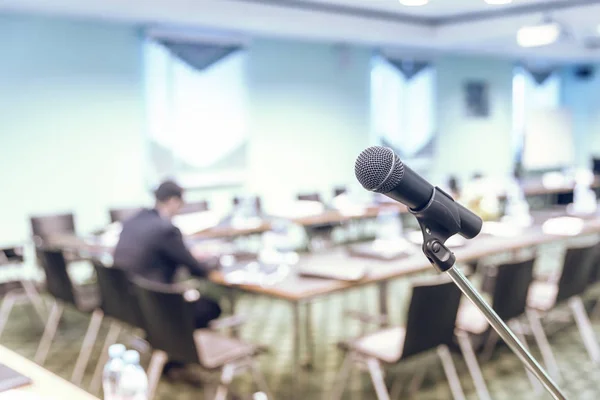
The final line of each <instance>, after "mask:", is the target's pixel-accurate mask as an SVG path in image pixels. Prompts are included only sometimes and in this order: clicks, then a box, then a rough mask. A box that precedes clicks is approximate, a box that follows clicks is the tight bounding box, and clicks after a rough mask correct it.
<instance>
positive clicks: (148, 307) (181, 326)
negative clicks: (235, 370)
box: [133, 276, 199, 363]
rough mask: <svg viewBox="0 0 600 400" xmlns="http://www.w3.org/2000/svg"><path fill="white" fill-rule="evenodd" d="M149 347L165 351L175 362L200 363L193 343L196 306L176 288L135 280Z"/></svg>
mask: <svg viewBox="0 0 600 400" xmlns="http://www.w3.org/2000/svg"><path fill="white" fill-rule="evenodd" d="M133 286H134V290H135V293H136V296H137V299H138V304H139V306H140V309H141V311H142V318H143V319H144V327H145V330H146V334H147V339H148V342H149V343H150V345H151V346H152V347H153V348H154V349H157V350H163V351H165V352H166V353H167V354H168V355H169V359H170V360H172V361H178V362H182V363H199V357H198V351H197V349H196V344H195V342H194V328H195V321H194V308H193V307H194V305H193V304H191V303H189V302H187V301H186V300H185V299H184V297H183V291H182V290H180V289H177V288H175V286H173V285H165V284H159V283H155V282H150V281H148V280H145V279H143V278H140V277H137V276H136V277H134V278H133Z"/></svg>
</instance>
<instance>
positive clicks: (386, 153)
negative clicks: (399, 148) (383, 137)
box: [354, 146, 483, 239]
mask: <svg viewBox="0 0 600 400" xmlns="http://www.w3.org/2000/svg"><path fill="white" fill-rule="evenodd" d="M354 173H355V175H356V178H357V179H358V181H359V182H360V184H361V185H362V186H363V187H364V188H365V189H367V190H369V191H372V192H375V193H382V194H384V195H385V196H387V197H389V198H391V199H394V200H396V201H398V202H400V203H403V204H405V205H407V206H408V208H409V211H410V212H411V213H412V214H414V215H415V216H416V217H417V218H420V219H425V220H427V221H428V222H430V225H432V226H435V228H437V229H438V230H441V231H442V232H440V233H443V234H444V236H446V237H447V238H448V237H450V236H452V235H454V234H456V233H458V234H460V235H461V236H463V237H465V238H467V239H472V238H474V237H475V236H477V235H478V234H479V232H481V227H482V224H483V221H482V220H481V218H479V217H478V216H477V215H476V214H475V213H473V212H472V211H470V210H468V209H467V208H465V207H463V206H462V205H460V204H458V203H457V202H455V201H454V199H453V198H452V197H451V196H450V195H449V194H447V193H445V192H444V191H443V190H442V189H440V188H438V187H434V186H433V185H432V184H431V183H429V182H427V181H426V180H425V179H424V178H423V177H421V176H420V175H419V174H417V173H416V172H414V171H413V170H412V169H410V168H409V167H408V166H406V165H404V163H402V161H400V158H399V157H398V156H397V155H396V153H394V151H393V150H392V149H390V148H388V147H382V146H373V147H369V148H368V149H365V150H364V151H363V152H362V153H360V155H359V156H358V158H357V159H356V164H355V165H354Z"/></svg>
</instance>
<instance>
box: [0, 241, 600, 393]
mask: <svg viewBox="0 0 600 400" xmlns="http://www.w3.org/2000/svg"><path fill="white" fill-rule="evenodd" d="M563 249H564V245H562V244H561V245H559V244H554V245H550V246H545V247H544V248H543V251H542V252H541V254H542V256H541V257H540V258H539V260H538V265H537V269H538V271H539V270H544V271H548V270H552V269H556V268H558V267H559V264H560V260H561V257H560V255H561V254H562V251H563ZM409 285H410V282H409V281H408V280H402V281H396V282H394V283H393V284H392V285H391V288H390V296H391V298H390V301H389V303H390V316H391V319H392V323H393V324H400V323H402V319H403V315H404V308H405V306H406V304H407V295H408V290H407V288H408V287H409ZM376 304H377V292H376V290H375V288H373V287H368V288H365V289H361V290H354V291H349V292H345V293H341V294H336V295H332V296H329V297H327V298H324V299H322V300H320V301H318V302H316V303H315V304H314V306H313V318H314V320H313V321H314V322H313V325H314V337H315V342H316V343H315V352H314V354H315V360H314V369H313V370H311V371H306V372H305V373H304V374H303V375H302V376H300V377H298V376H294V377H292V376H291V374H290V362H291V354H292V352H291V344H292V340H291V331H290V326H291V313H290V309H289V307H288V306H287V305H286V304H285V303H282V302H278V301H275V300H272V299H268V298H260V297H250V296H242V297H241V299H240V301H239V303H238V312H239V313H240V314H244V315H246V316H249V317H250V321H249V322H248V323H247V324H246V325H245V326H244V328H243V329H242V332H241V335H242V337H243V338H244V339H247V340H249V341H253V342H256V343H260V344H265V345H268V346H269V347H270V352H269V353H268V354H265V355H264V356H263V357H262V358H261V366H262V369H263V371H264V372H265V374H266V376H267V380H268V383H269V385H270V387H271V389H272V391H273V392H274V393H275V395H276V397H277V398H278V399H287V398H289V394H290V390H291V384H290V383H291V380H292V379H302V388H303V392H302V395H300V396H298V397H299V398H300V399H328V393H329V391H330V389H331V387H332V384H333V381H334V378H335V375H336V373H337V371H338V369H339V366H340V363H341V360H342V357H343V354H342V353H341V352H340V351H339V350H338V348H337V346H336V343H337V342H339V341H340V340H341V339H344V338H348V337H352V336H356V335H359V334H360V332H361V328H362V327H361V326H360V324H358V323H357V322H354V321H351V320H348V319H345V318H343V316H342V310H344V309H358V310H363V311H371V312H372V311H373V310H376ZM88 322H89V316H86V315H82V314H80V313H78V312H76V311H68V312H67V313H66V315H65V318H64V320H63V323H62V324H61V326H60V328H59V334H58V337H57V339H56V340H55V342H54V344H53V346H52V348H51V351H50V354H49V355H48V360H47V362H46V365H45V366H46V367H47V368H48V369H50V370H51V371H53V372H55V373H57V374H58V375H60V376H63V377H65V378H67V379H68V378H69V377H70V374H71V372H72V368H73V365H74V362H75V358H76V356H77V353H78V351H79V347H80V343H81V340H82V337H83V335H84V333H85V329H86V328H87V324H88ZM594 327H595V329H596V332H598V334H600V321H594ZM106 330H107V327H106V326H105V327H104V328H103V330H102V331H101V336H100V338H101V339H103V338H104V335H105V334H106ZM41 332H42V326H41V323H40V322H39V319H37V317H36V316H35V314H34V313H33V312H32V311H31V310H30V307H29V306H28V305H21V306H18V307H16V308H15V310H14V311H13V314H12V315H11V318H10V321H9V324H8V326H7V328H6V330H5V332H4V333H3V335H2V337H1V338H0V343H1V344H2V345H4V346H6V347H8V348H10V349H13V350H15V351H17V352H18V353H20V354H22V355H24V356H26V357H28V358H32V357H33V354H34V353H35V349H36V346H37V344H38V341H39V339H40V336H41ZM121 341H122V342H124V343H125V344H128V343H129V339H128V337H127V335H124V336H123V337H122V338H121ZM550 342H551V345H552V347H553V349H554V351H555V354H556V357H557V359H558V362H559V364H560V366H561V370H562V373H563V377H564V381H563V382H562V387H564V389H565V391H566V393H567V395H568V397H569V399H574V400H588V399H589V400H597V399H600V385H599V384H598V383H599V382H600V368H599V367H598V366H597V365H594V364H593V363H592V362H591V361H590V358H589V356H588V354H587V353H586V351H585V348H584V346H583V343H582V341H581V339H580V336H579V333H578V331H577V328H576V327H575V326H574V324H569V325H567V327H566V328H564V329H562V330H560V331H558V332H557V333H556V334H554V335H552V336H551V337H550ZM532 343H533V342H532ZM101 345H102V342H101V340H99V341H98V343H97V345H96V348H95V351H94V353H93V356H92V363H90V367H89V368H88V371H87V372H86V378H85V380H84V386H86V385H87V384H88V382H89V379H90V377H91V373H92V370H93V365H95V362H96V360H97V359H98V357H99V352H100V347H101ZM534 354H536V356H539V354H538V353H537V350H536V349H534ZM454 359H455V361H456V365H457V368H458V373H459V376H460V378H461V381H462V383H463V389H464V390H465V393H466V395H467V397H468V399H476V398H477V396H476V394H475V391H474V388H473V385H472V383H471V380H470V377H469V375H468V373H467V370H466V367H465V365H464V363H463V362H462V359H461V357H460V355H459V354H458V353H455V354H454ZM144 362H145V363H147V362H148V357H147V356H146V357H145V359H144ZM416 363H417V364H419V365H422V366H426V367H427V371H428V378H427V379H426V382H425V385H424V387H423V388H422V390H421V391H420V392H419V393H418V394H417V395H416V397H415V398H416V399H419V400H434V399H435V400H440V399H450V398H451V394H450V392H449V389H448V385H447V383H446V381H445V379H444V375H443V372H442V368H441V366H440V364H439V363H438V362H437V361H436V358H435V357H425V358H423V359H421V360H417V361H416ZM414 370H415V365H412V363H411V365H407V366H404V367H401V368H398V369H397V371H390V373H389V374H388V378H389V380H390V384H391V382H392V381H393V379H394V378H395V377H396V376H399V377H400V379H403V380H406V381H409V380H410V378H411V376H412V375H411V374H412V372H413V371H414ZM483 373H484V376H485V378H486V381H487V383H488V385H489V388H490V391H491V392H492V397H493V398H494V399H498V400H516V399H549V398H550V397H549V396H548V395H546V394H541V395H539V396H536V395H535V394H534V393H533V392H532V390H531V385H530V383H529V381H528V379H527V377H526V374H525V373H524V370H523V368H522V366H521V364H520V362H519V361H518V360H517V358H516V357H515V356H514V355H512V353H511V352H510V351H509V350H508V349H506V348H504V347H501V348H499V349H498V350H497V351H496V353H495V355H494V357H493V359H492V360H491V362H489V363H487V364H485V365H484V366H483ZM234 391H235V392H236V393H243V394H245V395H246V394H250V393H252V392H254V391H255V388H253V387H252V386H251V383H250V381H249V379H247V378H246V377H240V378H239V379H237V380H236V381H235V384H234ZM95 394H96V395H97V396H99V397H100V396H101V394H100V393H95ZM402 398H406V396H402ZM157 399H159V400H169V399H181V400H187V399H190V400H191V399H194V400H200V399H203V390H202V389H201V388H198V387H194V386H192V385H189V384H184V383H171V382H169V381H166V380H163V381H162V382H161V384H160V385H159V389H158V396H157ZM344 399H346V400H358V399H375V394H374V391H373V388H372V386H371V384H370V381H369V378H368V375H366V374H364V373H358V372H356V373H355V374H354V375H353V377H352V379H351V380H350V383H349V385H348V387H347V390H346V393H345V397H344Z"/></svg>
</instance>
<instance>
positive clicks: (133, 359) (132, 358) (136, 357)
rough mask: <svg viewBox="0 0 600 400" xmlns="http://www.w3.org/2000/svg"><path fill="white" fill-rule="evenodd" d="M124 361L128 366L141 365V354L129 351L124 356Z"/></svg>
mask: <svg viewBox="0 0 600 400" xmlns="http://www.w3.org/2000/svg"><path fill="white" fill-rule="evenodd" d="M123 361H125V362H126V363H127V364H139V363H140V353H138V352H137V351H135V350H127V351H126V352H125V354H123Z"/></svg>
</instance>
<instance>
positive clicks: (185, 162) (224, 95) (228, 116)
mask: <svg viewBox="0 0 600 400" xmlns="http://www.w3.org/2000/svg"><path fill="white" fill-rule="evenodd" d="M196 45H198V46H202V44H201V43H198V44H196ZM186 46H188V47H189V46H192V49H193V46H194V44H186ZM144 55H145V67H146V71H145V77H146V82H145V83H146V116H147V117H146V120H147V132H148V139H149V146H150V154H149V173H150V180H151V182H152V184H155V183H156V182H157V181H159V180H161V179H164V178H165V177H172V178H175V179H177V180H178V181H179V182H180V183H181V184H182V185H184V186H188V187H189V186H213V185H219V184H235V183H240V182H241V181H242V180H243V175H242V171H243V169H244V166H245V163H246V147H247V115H246V112H247V107H246V99H247V94H246V83H245V66H246V52H245V51H243V50H238V51H234V52H232V53H231V54H228V55H225V56H224V57H223V58H220V59H218V60H217V61H215V62H212V63H209V65H207V66H204V67H203V68H196V67H194V66H192V65H190V63H189V62H186V60H185V59H182V58H181V57H180V56H179V55H176V52H173V51H171V50H170V49H169V48H168V46H166V45H164V44H162V43H159V42H157V41H154V40H147V42H146V43H145V52H144Z"/></svg>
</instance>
